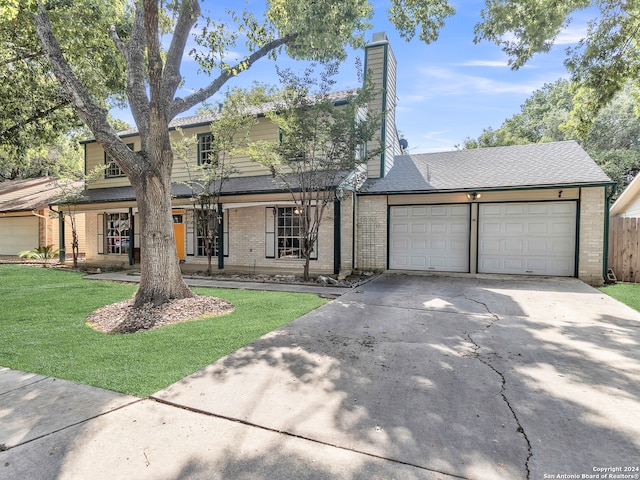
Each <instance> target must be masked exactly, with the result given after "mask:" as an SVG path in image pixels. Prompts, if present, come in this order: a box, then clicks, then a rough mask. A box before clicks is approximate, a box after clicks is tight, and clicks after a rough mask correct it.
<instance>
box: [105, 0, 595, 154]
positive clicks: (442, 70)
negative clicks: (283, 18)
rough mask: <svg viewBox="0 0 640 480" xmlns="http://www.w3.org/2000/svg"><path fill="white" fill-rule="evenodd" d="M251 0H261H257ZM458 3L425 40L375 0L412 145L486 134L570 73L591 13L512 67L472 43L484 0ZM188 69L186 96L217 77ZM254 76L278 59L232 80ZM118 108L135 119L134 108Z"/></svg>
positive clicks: (262, 75) (297, 65)
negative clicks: (410, 35) (399, 29)
mask: <svg viewBox="0 0 640 480" xmlns="http://www.w3.org/2000/svg"><path fill="white" fill-rule="evenodd" d="M238 3H240V2H238ZM251 3H253V4H256V5H258V4H259V5H262V2H259V1H254V2H251ZM455 3H456V10H457V13H456V15H455V16H454V17H451V18H449V20H448V21H447V24H446V26H445V27H444V29H443V30H442V31H441V34H440V38H439V39H438V41H437V42H435V43H433V44H431V45H425V44H424V43H422V42H420V41H419V40H417V39H413V40H412V41H411V42H409V43H407V42H406V41H405V40H403V39H402V38H400V36H399V35H398V34H397V33H396V31H395V29H394V28H393V25H392V24H391V23H390V22H389V21H388V20H387V18H386V9H387V8H388V5H389V4H388V2H379V1H378V2H374V6H375V16H374V19H373V26H374V27H373V29H372V30H371V31H370V32H368V34H367V39H368V40H370V39H371V36H372V34H373V32H381V31H384V32H386V34H387V37H388V38H389V42H390V45H391V48H392V50H393V52H394V54H395V56H396V59H397V61H398V85H397V97H398V103H397V115H396V123H397V127H398V130H399V131H400V132H401V133H402V134H403V135H404V137H405V138H406V139H407V140H408V142H409V151H410V152H411V153H427V152H434V151H443V150H452V149H454V148H455V145H457V144H460V143H462V141H463V140H464V139H465V137H472V138H473V137H477V136H478V135H480V134H481V133H482V129H483V128H486V127H493V128H498V127H499V126H500V125H501V124H502V122H503V121H504V120H505V119H506V118H508V117H510V116H511V115H513V114H514V113H517V112H519V110H520V106H521V105H522V104H523V103H524V101H525V100H526V99H527V98H528V97H529V96H530V95H531V94H532V93H533V92H534V91H535V90H537V89H539V88H541V87H542V86H543V85H544V84H545V83H550V82H554V81H555V80H557V79H558V78H561V77H567V76H568V74H567V71H566V69H565V67H564V64H563V61H564V59H565V49H566V47H568V46H570V45H571V44H573V43H575V42H577V41H578V40H579V39H580V38H581V37H582V36H584V33H585V32H586V22H587V20H588V19H589V15H588V14H587V13H586V12H584V13H582V14H578V15H575V16H574V19H573V22H572V24H571V25H570V27H569V28H568V29H567V30H566V31H564V32H563V33H561V35H560V36H559V38H558V40H557V42H556V46H555V47H554V48H553V49H552V51H551V52H550V53H546V54H539V55H537V56H535V57H534V58H533V60H532V61H530V62H529V64H527V65H526V66H525V67H523V68H521V69H520V70H518V71H513V70H511V69H510V68H509V67H508V65H507V57H506V56H505V54H504V53H503V52H502V51H501V50H500V48H499V47H498V46H496V45H493V44H491V43H488V42H481V43H480V44H474V43H473V28H474V25H475V24H476V23H477V22H478V21H479V18H480V17H479V14H480V10H481V9H482V7H483V5H484V0H464V1H462V0H459V1H457V2H455ZM219 5H220V3H219V2H214V1H212V0H207V1H205V2H204V6H203V11H206V10H215V9H219V8H221V7H219ZM233 55H234V53H233V52H232V53H230V56H233ZM356 56H359V57H361V58H362V57H363V52H362V51H352V52H350V54H349V59H348V60H347V61H346V62H344V63H343V65H342V67H341V71H340V75H339V77H338V78H337V80H338V84H337V85H336V90H341V89H346V88H353V87H357V86H358V80H357V74H356V69H355V58H356ZM278 64H279V65H281V66H287V67H290V68H293V69H294V70H302V69H303V67H304V64H302V63H301V62H293V61H291V60H290V59H288V58H284V57H282V58H280V59H279V60H278ZM182 73H183V75H184V76H185V78H186V82H185V85H184V91H182V92H179V93H178V94H179V95H180V96H184V95H186V94H188V92H189V91H191V90H192V89H195V88H198V87H201V86H203V85H205V84H207V83H209V82H210V81H211V79H210V78H209V77H206V76H205V75H203V74H201V73H200V74H198V68H197V64H196V63H195V62H194V61H193V60H190V59H189V58H185V60H184V62H183V68H182ZM255 80H258V81H261V82H265V83H272V84H274V85H276V84H277V81H278V78H277V75H276V70H275V62H273V61H271V60H268V59H262V60H260V61H259V62H258V63H256V64H255V65H254V66H253V67H252V68H251V69H249V70H248V71H246V72H243V73H242V74H241V75H239V76H238V77H237V78H235V79H233V80H231V81H230V82H229V83H228V86H249V85H250V84H251V83H252V82H253V81H255ZM213 100H214V101H215V98H214V99H213ZM113 113H114V116H116V117H117V118H122V119H123V120H125V121H127V122H129V123H131V124H132V125H133V122H132V120H131V116H130V115H129V114H128V112H120V113H116V112H113Z"/></svg>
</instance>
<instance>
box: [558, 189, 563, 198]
mask: <svg viewBox="0 0 640 480" xmlns="http://www.w3.org/2000/svg"><path fill="white" fill-rule="evenodd" d="M558 198H562V190H558Z"/></svg>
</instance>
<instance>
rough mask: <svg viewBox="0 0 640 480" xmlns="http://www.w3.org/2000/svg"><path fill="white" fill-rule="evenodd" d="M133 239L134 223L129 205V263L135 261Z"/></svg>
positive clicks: (132, 263) (131, 263)
mask: <svg viewBox="0 0 640 480" xmlns="http://www.w3.org/2000/svg"><path fill="white" fill-rule="evenodd" d="M134 241H135V223H134V220H133V208H131V207H129V265H134V264H135V263H136V259H135V255H134V250H135V248H134Z"/></svg>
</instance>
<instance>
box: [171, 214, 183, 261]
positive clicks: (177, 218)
mask: <svg viewBox="0 0 640 480" xmlns="http://www.w3.org/2000/svg"><path fill="white" fill-rule="evenodd" d="M173 236H174V237H175V238H176V250H177V251H178V260H179V261H183V260H184V210H174V211H173Z"/></svg>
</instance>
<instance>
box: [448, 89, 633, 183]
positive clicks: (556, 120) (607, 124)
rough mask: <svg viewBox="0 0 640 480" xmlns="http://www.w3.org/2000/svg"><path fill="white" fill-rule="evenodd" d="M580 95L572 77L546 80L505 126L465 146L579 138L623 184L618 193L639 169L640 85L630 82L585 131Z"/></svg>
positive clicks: (488, 131)
mask: <svg viewBox="0 0 640 480" xmlns="http://www.w3.org/2000/svg"><path fill="white" fill-rule="evenodd" d="M576 102H579V98H577V95H576V94H575V93H574V90H573V88H572V83H571V82H570V81H569V80H565V79H562V80H558V81H556V82H554V83H552V84H547V85H545V86H544V87H543V88H541V89H540V90H537V91H536V92H534V93H533V95H531V97H529V98H528V99H527V100H526V101H525V102H524V104H523V105H522V107H521V110H520V112H519V113H516V114H515V115H513V116H512V117H510V118H508V119H506V120H505V121H504V122H503V124H502V125H501V126H500V128H498V129H496V130H494V129H492V128H486V129H484V130H483V132H482V134H481V135H480V136H479V137H478V138H475V139H471V138H467V139H466V140H465V141H464V142H463V144H462V145H461V147H462V148H479V147H496V146H507V145H521V144H527V143H543V142H556V141H562V140H577V141H578V142H579V143H580V144H581V145H582V147H583V148H584V149H585V150H586V151H587V152H588V153H589V155H590V156H591V157H592V158H593V159H594V160H595V161H596V162H597V163H598V164H599V165H600V166H601V167H602V169H603V170H604V172H605V173H606V174H607V175H609V177H611V179H612V180H614V181H616V182H617V184H618V192H620V191H622V189H623V188H624V187H625V186H626V185H627V184H628V183H629V182H630V181H631V180H632V179H633V177H634V176H635V175H637V174H638V172H640V117H638V115H637V113H636V111H637V90H636V87H635V86H634V85H633V83H631V82H629V83H627V84H626V85H625V86H624V87H623V88H622V90H621V91H619V92H618V93H617V94H616V95H615V96H614V97H613V99H612V100H611V101H610V102H609V103H608V104H607V105H605V106H604V107H602V108H601V109H600V110H599V112H598V113H597V114H596V116H595V117H594V118H593V120H592V122H591V127H590V128H589V129H588V130H586V133H585V131H584V130H583V129H581V128H576V126H575V123H574V122H573V120H572V111H573V110H574V108H575V103H576Z"/></svg>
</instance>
